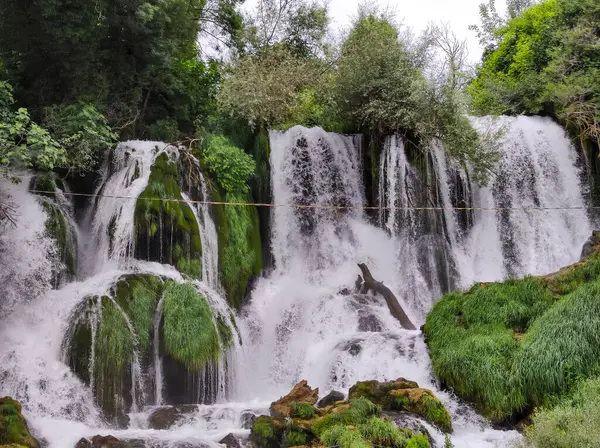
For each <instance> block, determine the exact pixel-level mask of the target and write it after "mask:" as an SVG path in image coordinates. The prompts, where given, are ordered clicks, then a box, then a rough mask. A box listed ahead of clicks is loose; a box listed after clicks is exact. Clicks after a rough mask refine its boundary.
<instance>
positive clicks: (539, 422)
mask: <svg viewBox="0 0 600 448" xmlns="http://www.w3.org/2000/svg"><path fill="white" fill-rule="evenodd" d="M525 434H526V438H527V446H530V447H532V448H571V447H576V446H577V447H584V446H589V447H595V446H598V443H599V441H600V380H598V378H592V379H589V380H586V381H582V382H581V383H579V384H578V385H577V387H576V388H575V390H574V392H573V394H571V395H569V396H567V397H565V398H563V399H562V400H560V401H559V402H558V403H557V404H556V405H555V406H551V407H548V408H545V409H540V410H538V411H537V412H536V413H535V414H534V415H533V425H532V426H530V427H529V428H528V429H527V430H526V432H525Z"/></svg>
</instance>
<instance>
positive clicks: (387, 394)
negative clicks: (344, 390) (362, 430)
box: [350, 378, 452, 433]
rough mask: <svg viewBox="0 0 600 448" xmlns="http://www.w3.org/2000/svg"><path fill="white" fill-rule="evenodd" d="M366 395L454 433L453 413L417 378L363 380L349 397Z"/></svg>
mask: <svg viewBox="0 0 600 448" xmlns="http://www.w3.org/2000/svg"><path fill="white" fill-rule="evenodd" d="M361 397H364V398H367V399H369V400H370V401H372V402H373V403H375V404H378V405H380V406H381V407H382V409H383V410H389V411H404V412H410V413H413V414H416V415H418V416H419V417H422V418H423V419H425V420H426V421H428V422H429V423H431V424H433V425H435V426H437V427H438V428H439V429H440V430H442V431H444V432H446V433H448V432H452V419H451V417H450V413H449V412H448V410H447V409H446V408H445V407H444V405H443V404H442V402H441V401H440V400H439V399H438V398H437V397H436V396H435V395H434V394H433V393H432V392H431V391H430V390H427V389H422V388H420V387H419V385H418V384H417V383H415V382H414V381H409V380H406V379H404V378H398V379H397V380H395V381H387V382H379V381H361V382H358V383H356V384H355V385H354V386H352V387H351V388H350V399H353V398H361Z"/></svg>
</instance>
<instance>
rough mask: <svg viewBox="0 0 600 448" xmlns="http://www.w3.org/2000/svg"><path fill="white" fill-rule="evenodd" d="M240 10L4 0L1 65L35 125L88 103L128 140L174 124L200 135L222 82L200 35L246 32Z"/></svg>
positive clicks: (196, 1)
mask: <svg viewBox="0 0 600 448" xmlns="http://www.w3.org/2000/svg"><path fill="white" fill-rule="evenodd" d="M238 3H239V2H237V1H235V0H216V1H211V2H206V1H205V0H96V1H94V2H87V3H85V4H79V3H78V2H76V1H74V0H41V1H38V2H34V3H31V2H19V1H17V0H2V1H0V59H2V60H3V62H4V65H5V68H6V71H7V73H8V75H9V78H10V79H11V80H12V81H13V82H14V84H15V85H16V86H18V92H17V93H18V94H17V97H18V99H19V102H20V103H21V104H23V105H25V106H27V107H29V108H30V110H32V112H33V115H34V116H35V117H41V115H42V111H43V110H44V108H46V107H49V106H52V105H55V104H61V103H66V104H73V103H76V102H77V101H80V100H81V101H84V102H86V103H91V104H93V105H94V106H95V107H96V108H97V109H98V110H99V111H100V112H102V113H103V114H104V115H105V116H106V117H107V118H108V120H109V123H110V124H111V125H112V126H115V127H116V128H117V129H118V130H119V131H121V132H122V133H123V134H127V135H132V134H137V135H139V134H142V133H143V132H144V129H145V127H146V125H147V124H152V123H153V122H154V121H156V120H158V119H164V118H165V117H166V116H169V117H172V118H175V119H177V120H181V122H180V126H181V127H182V128H184V130H188V131H191V130H193V122H194V120H196V118H198V117H200V119H204V117H203V112H205V109H204V108H205V107H210V98H211V95H212V92H213V91H214V88H215V87H216V82H217V77H215V76H214V74H215V71H214V70H213V68H214V66H215V64H212V63H205V62H203V61H200V60H199V58H198V56H199V48H198V47H197V45H196V39H197V37H198V33H199V32H200V31H201V30H203V31H208V32H210V27H208V26H207V25H208V22H210V24H214V25H216V26H217V27H218V28H219V29H220V30H222V34H229V33H231V34H236V33H238V32H239V30H240V28H241V26H242V24H241V18H240V16H239V14H238V13H237V12H236V7H237V5H238ZM31 29H35V30H36V32H35V33H32V32H30V31H29V30H31ZM26 30H27V31H26ZM217 65H218V64H217ZM182 68H183V69H182ZM188 68H189V70H188ZM189 87H192V88H191V89H188V88H189Z"/></svg>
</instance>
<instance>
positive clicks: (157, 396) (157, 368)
mask: <svg viewBox="0 0 600 448" xmlns="http://www.w3.org/2000/svg"><path fill="white" fill-rule="evenodd" d="M164 299H165V297H164V295H163V296H162V297H161V298H160V301H159V302H158V306H157V307H156V313H155V315H154V335H153V347H152V348H153V350H154V353H153V355H154V390H155V392H154V404H155V405H157V406H160V405H161V404H163V387H164V384H163V365H162V357H161V356H160V323H161V321H162V317H163V302H164Z"/></svg>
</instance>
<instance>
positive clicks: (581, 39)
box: [469, 0, 600, 142]
mask: <svg viewBox="0 0 600 448" xmlns="http://www.w3.org/2000/svg"><path fill="white" fill-rule="evenodd" d="M599 19H600V6H598V3H597V2H596V1H594V0H584V1H575V0H544V1H542V2H541V3H539V4H535V5H534V6H531V7H530V8H528V9H525V10H524V11H523V12H522V14H521V15H520V16H519V17H515V18H513V19H512V20H510V21H509V22H508V23H507V24H506V26H504V27H502V28H500V29H499V30H497V32H496V35H497V36H498V38H499V44H498V48H497V49H496V50H495V51H493V52H491V53H489V55H487V56H486V58H485V59H484V61H483V64H482V65H481V67H480V68H479V70H478V76H477V79H476V80H475V81H474V82H473V84H472V85H471V86H470V88H469V91H470V93H471V95H472V96H473V111H474V112H475V113H477V114H501V113H512V114H518V113H527V114H546V115H552V116H556V117H558V118H560V119H562V120H563V121H564V122H565V123H567V124H568V125H570V126H572V127H573V128H574V129H575V130H577V131H578V132H579V134H580V136H581V137H582V139H591V140H592V141H596V142H597V141H599V138H600V125H599V123H600V121H599V118H598V117H599V116H600V114H599V110H600V90H599V88H598V86H599V85H600V82H599V79H600V78H599V72H598V67H597V62H596V60H597V51H598V46H599V45H600V37H599V36H600V32H599V31H600V25H599V23H600V21H599Z"/></svg>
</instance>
